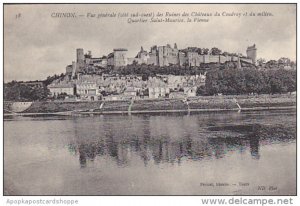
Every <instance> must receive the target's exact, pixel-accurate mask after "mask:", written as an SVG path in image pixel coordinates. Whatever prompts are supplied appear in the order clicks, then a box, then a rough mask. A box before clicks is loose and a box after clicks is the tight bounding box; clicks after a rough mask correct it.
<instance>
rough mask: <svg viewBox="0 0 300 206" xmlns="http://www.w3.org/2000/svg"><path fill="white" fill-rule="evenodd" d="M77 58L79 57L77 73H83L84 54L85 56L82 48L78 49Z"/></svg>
mask: <svg viewBox="0 0 300 206" xmlns="http://www.w3.org/2000/svg"><path fill="white" fill-rule="evenodd" d="M76 57H77V61H76V67H77V68H76V72H78V71H81V70H82V68H83V67H84V54H83V49H82V48H78V49H76Z"/></svg>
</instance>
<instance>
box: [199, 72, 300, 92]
mask: <svg viewBox="0 0 300 206" xmlns="http://www.w3.org/2000/svg"><path fill="white" fill-rule="evenodd" d="M296 78H297V77H296V71H295V70H284V69H279V70H255V69H251V68H246V69H242V70H237V69H233V68H230V69H224V70H212V71H209V72H208V73H207V75H206V82H205V87H201V88H199V89H198V95H215V94H219V93H221V94H225V95H226V94H250V93H256V94H275V93H286V92H293V91H296V87H297V83H296Z"/></svg>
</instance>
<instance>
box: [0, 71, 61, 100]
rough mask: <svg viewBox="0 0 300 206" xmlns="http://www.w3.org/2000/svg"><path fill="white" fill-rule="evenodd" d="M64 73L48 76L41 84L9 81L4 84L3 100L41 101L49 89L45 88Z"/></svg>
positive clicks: (45, 97)
mask: <svg viewBox="0 0 300 206" xmlns="http://www.w3.org/2000/svg"><path fill="white" fill-rule="evenodd" d="M64 76H65V75H64V74H63V73H62V74H60V75H57V74H55V75H53V76H48V77H47V78H46V79H45V80H43V81H42V83H43V84H42V86H34V85H26V84H23V83H24V82H22V81H19V82H17V81H11V82H9V83H5V84H4V95H3V96H4V100H5V101H41V100H45V99H47V97H48V95H49V93H50V91H49V89H48V88H47V86H48V85H49V84H51V82H53V81H54V80H57V79H61V78H64Z"/></svg>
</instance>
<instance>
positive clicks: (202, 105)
mask: <svg viewBox="0 0 300 206" xmlns="http://www.w3.org/2000/svg"><path fill="white" fill-rule="evenodd" d="M235 100H236V101H237V102H238V104H239V105H240V106H241V107H242V108H256V107H259V108H261V107H262V108H266V109H267V108H268V107H273V108H274V107H291V106H296V96H295V95H258V96H246V95H243V96H201V97H193V98H190V99H189V102H188V104H187V103H186V102H184V101H183V100H182V99H155V100H150V99H148V100H135V101H134V103H133V104H132V106H131V111H132V112H134V111H156V110H162V111H164V110H165V111H173V110H174V111H175V110H181V111H182V110H188V109H191V110H193V109H200V110H205V109H207V110H211V109H215V110H218V109H220V110H227V109H228V110H233V109H238V106H237V104H236V101H235ZM102 103H103V106H102V108H101V109H100V105H101V104H102ZM130 104H131V102H130V100H128V101H85V102H62V101H60V102H58V101H57V102H33V104H32V105H31V106H30V107H29V108H28V109H26V110H25V111H24V112H23V113H56V112H67V111H87V112H88V111H91V112H92V111H95V112H121V111H124V112H127V111H128V108H129V106H130Z"/></svg>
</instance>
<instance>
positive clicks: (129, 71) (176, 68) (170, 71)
mask: <svg viewBox="0 0 300 206" xmlns="http://www.w3.org/2000/svg"><path fill="white" fill-rule="evenodd" d="M246 66H247V65H245V67H246ZM228 68H237V63H236V62H226V63H225V64H219V63H208V64H201V65H200V66H197V67H190V66H187V65H185V66H180V65H170V66H164V67H160V66H154V65H147V64H141V65H139V64H132V65H127V66H125V67H120V68H117V69H114V70H112V71H111V73H112V74H119V75H140V76H142V77H143V80H147V79H148V77H150V76H156V75H196V74H198V75H199V74H203V73H204V72H205V71H207V70H216V69H221V70H222V69H228Z"/></svg>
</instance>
